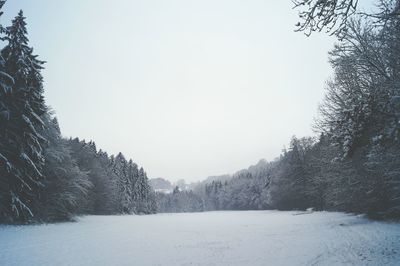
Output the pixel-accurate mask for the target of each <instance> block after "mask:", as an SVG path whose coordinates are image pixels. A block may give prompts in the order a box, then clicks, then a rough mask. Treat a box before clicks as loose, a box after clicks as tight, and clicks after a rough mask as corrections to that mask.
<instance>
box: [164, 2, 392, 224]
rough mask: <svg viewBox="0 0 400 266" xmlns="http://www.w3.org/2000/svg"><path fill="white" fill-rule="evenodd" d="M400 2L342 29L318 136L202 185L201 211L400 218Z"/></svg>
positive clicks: (175, 198)
mask: <svg viewBox="0 0 400 266" xmlns="http://www.w3.org/2000/svg"><path fill="white" fill-rule="evenodd" d="M298 2H310V3H314V2H312V1H298ZM336 2H337V1H335V0H330V1H317V2H315V4H316V6H315V9H312V10H314V11H315V10H318V9H321V8H322V9H324V8H334V7H337V6H336V5H335V3H336ZM329 3H330V4H329ZM346 3H350V1H348V2H345V1H343V2H342V4H343V5H344V4H346ZM399 3H400V2H399V1H387V2H386V1H383V2H381V5H380V11H379V12H378V13H377V14H378V15H379V16H378V15H377V16H372V18H371V16H359V17H356V18H352V19H348V20H347V18H346V21H345V22H343V23H344V24H341V26H340V41H339V42H338V43H337V44H336V45H335V47H334V48H333V50H332V51H331V52H330V54H329V60H330V63H331V65H332V68H333V70H334V74H333V77H332V78H331V79H330V80H329V81H328V82H327V85H326V93H325V98H324V100H323V102H322V104H321V106H320V108H319V116H318V118H317V119H316V122H315V130H316V131H317V132H318V137H305V138H296V137H293V138H292V140H291V141H290V145H289V147H288V149H285V150H284V151H283V152H282V154H281V155H280V157H279V158H277V159H276V160H274V161H273V162H270V163H261V164H260V163H259V164H258V165H257V166H254V167H253V168H249V169H248V170H244V171H241V172H238V173H236V174H235V175H233V176H232V177H231V179H230V180H229V181H224V182H221V181H218V180H215V181H213V182H208V183H205V184H204V183H203V184H201V185H200V186H199V187H198V188H195V189H194V190H193V196H192V197H199V198H200V199H201V200H200V201H201V203H202V204H201V205H200V207H198V208H197V211H203V210H220V209H229V210H243V209H280V210H296V209H297V210H304V209H307V208H310V207H313V208H315V209H317V210H335V211H336V210H338V211H346V212H355V213H366V214H367V215H369V216H370V217H373V218H384V219H391V218H400V19H399V14H398V13H393V12H398V10H399V7H400V4H399ZM311 7H312V5H311ZM324 14H325V13H320V14H319V15H318V14H314V15H312V17H304V18H305V19H306V20H305V22H304V23H306V24H302V25H303V26H304V27H305V28H307V29H311V30H318V29H322V28H323V27H327V25H328V24H324V22H321V23H322V24H315V23H316V22H315V21H318V19H321V18H325V17H324ZM329 14H330V13H329ZM385 14H387V15H385ZM376 18H377V19H376ZM313 21H314V22H315V23H314V22H313ZM328 21H331V20H329V18H328ZM300 26H301V25H300ZM336 33H337V31H336ZM254 168H256V169H258V170H257V171H255V170H254ZM180 194H182V196H180ZM183 194H185V195H183ZM188 195H191V194H188V192H177V193H175V194H171V195H168V196H163V197H162V200H163V201H162V206H163V208H161V209H160V210H161V211H171V210H172V209H174V207H175V206H171V204H172V203H173V202H182V204H183V203H185V202H186V203H187V204H189V203H190V202H191V201H188V200H184V198H186V197H187V196H188ZM181 198H182V199H181ZM165 202H167V203H168V204H170V205H168V204H166V203H165ZM196 204H197V203H196ZM195 206H198V205H195ZM191 208H193V206H191V207H190V208H189V207H187V206H186V207H185V208H184V209H181V211H186V210H187V209H191ZM175 209H176V208H175Z"/></svg>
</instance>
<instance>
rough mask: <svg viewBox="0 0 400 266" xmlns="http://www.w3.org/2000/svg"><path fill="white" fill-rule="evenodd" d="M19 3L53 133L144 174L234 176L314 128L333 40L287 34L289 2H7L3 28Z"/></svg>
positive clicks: (292, 17) (291, 17) (291, 19)
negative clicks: (55, 124) (54, 121)
mask: <svg viewBox="0 0 400 266" xmlns="http://www.w3.org/2000/svg"><path fill="white" fill-rule="evenodd" d="M20 8H22V9H23V10H24V12H25V15H26V16H27V22H28V30H29V37H30V40H31V45H32V46H33V47H34V48H35V51H36V53H38V54H39V55H40V57H41V59H43V60H46V61H47V64H46V70H45V71H44V77H45V96H46V101H47V104H49V105H50V106H52V108H53V109H54V110H55V112H56V115H57V117H58V118H59V122H60V125H61V130H62V133H63V135H64V136H66V137H70V136H72V137H75V136H78V137H80V138H82V139H86V140H91V139H92V140H95V142H96V143H97V146H98V147H100V148H102V149H104V150H106V151H108V152H109V153H117V152H119V151H121V152H123V153H124V154H125V155H126V157H130V158H133V160H134V161H136V162H137V163H138V164H140V165H142V166H143V167H144V168H145V170H146V171H147V173H148V175H149V177H164V178H167V179H170V180H177V179H180V178H184V179H186V180H187V181H196V180H199V179H203V178H205V177H207V176H209V175H218V174H225V173H233V172H235V171H237V170H240V169H242V168H247V167H248V166H249V165H251V164H254V163H257V161H258V160H259V159H261V158H265V159H267V160H272V159H274V158H275V157H277V156H279V154H280V152H281V150H282V148H283V146H284V145H287V143H288V142H289V140H290V138H291V136H293V135H297V136H299V137H301V136H306V135H311V134H313V132H312V129H311V125H312V123H313V118H314V117H315V115H316V114H317V107H318V103H319V102H320V101H321V99H322V96H323V89H324V84H325V81H326V80H327V79H328V78H329V76H330V74H331V70H330V66H329V64H328V57H327V52H328V51H329V50H330V48H331V47H332V46H333V43H334V41H335V39H334V38H332V37H329V36H327V35H326V34H316V35H314V36H312V37H311V38H307V37H305V36H304V35H303V34H301V33H295V32H294V24H295V23H296V22H297V13H296V11H295V10H293V9H292V1H290V0H285V1H281V0H280V1H266V0H263V1H261V0H252V1H244V0H202V1H198V0H168V1H162V0H159V1H155V0H146V1H132V0H115V1H105V0H85V1H82V0H69V1H55V0H35V1H32V0H9V3H7V4H6V8H5V12H6V14H5V15H4V17H3V24H6V25H7V24H8V22H9V20H10V18H11V16H14V15H15V14H16V13H17V12H18V10H19V9H20Z"/></svg>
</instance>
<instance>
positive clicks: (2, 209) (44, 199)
mask: <svg viewBox="0 0 400 266" xmlns="http://www.w3.org/2000/svg"><path fill="white" fill-rule="evenodd" d="M4 4H5V1H0V8H2V7H3V6H4ZM2 14H3V13H2V12H1V13H0V15H2ZM26 26H27V25H26V21H25V17H24V15H23V12H22V11H20V12H19V13H18V15H17V16H16V17H15V18H14V19H13V20H12V23H11V25H10V26H8V27H3V26H1V25H0V34H1V36H0V41H1V42H2V43H3V48H2V49H1V51H0V222H2V223H28V222H48V221H61V220H68V219H71V218H72V217H73V216H74V215H77V214H122V213H154V212H155V211H156V204H155V195H154V192H153V190H152V189H151V187H150V185H149V182H148V178H147V175H146V173H145V171H144V170H143V168H139V166H138V165H137V164H135V163H134V162H133V161H132V160H127V159H125V157H124V156H123V155H122V154H121V153H119V154H118V155H117V156H109V155H108V154H107V153H106V152H104V151H102V150H98V149H97V148H96V145H95V143H94V142H92V141H90V142H86V141H81V140H79V139H64V138H63V137H62V136H61V132H60V128H59V125H58V122H57V119H56V118H55V116H54V115H53V113H52V111H51V109H50V108H49V107H48V106H47V105H46V103H45V101H44V97H43V90H44V89H43V77H42V74H41V71H42V69H43V64H44V62H43V61H41V60H40V59H39V57H38V56H37V55H36V54H35V53H34V51H33V48H32V47H30V46H29V40H28V37H27V36H28V34H27V28H26Z"/></svg>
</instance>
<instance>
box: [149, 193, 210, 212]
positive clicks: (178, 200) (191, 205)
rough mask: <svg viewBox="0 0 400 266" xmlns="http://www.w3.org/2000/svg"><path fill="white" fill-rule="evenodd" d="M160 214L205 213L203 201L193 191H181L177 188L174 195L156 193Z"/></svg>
mask: <svg viewBox="0 0 400 266" xmlns="http://www.w3.org/2000/svg"><path fill="white" fill-rule="evenodd" d="M156 201H157V210H158V211H159V212H200V211H204V203H203V199H202V198H201V197H200V196H199V195H197V194H196V193H194V192H193V191H185V190H184V191H181V190H180V189H179V187H175V189H174V190H173V192H172V193H170V194H164V193H161V192H158V193H156Z"/></svg>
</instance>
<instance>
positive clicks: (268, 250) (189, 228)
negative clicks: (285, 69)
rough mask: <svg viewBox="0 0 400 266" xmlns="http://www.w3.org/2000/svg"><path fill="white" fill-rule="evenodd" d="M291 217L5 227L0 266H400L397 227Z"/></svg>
mask: <svg viewBox="0 0 400 266" xmlns="http://www.w3.org/2000/svg"><path fill="white" fill-rule="evenodd" d="M294 214H296V213H295V212H279V211H244V212H234V211H232V212H206V213H186V214H157V215H150V216H87V217H83V218H80V219H79V222H76V223H61V224H50V225H35V226H0V265H2V266H7V265H19V266H20V265H29V266H36V265H41V266H42V265H43V266H44V265H174V266H175V265H400V224H396V223H384V222H371V221H368V220H366V219H364V218H360V217H357V216H354V215H347V214H342V213H326V212H315V213H311V214H303V215H294Z"/></svg>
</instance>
